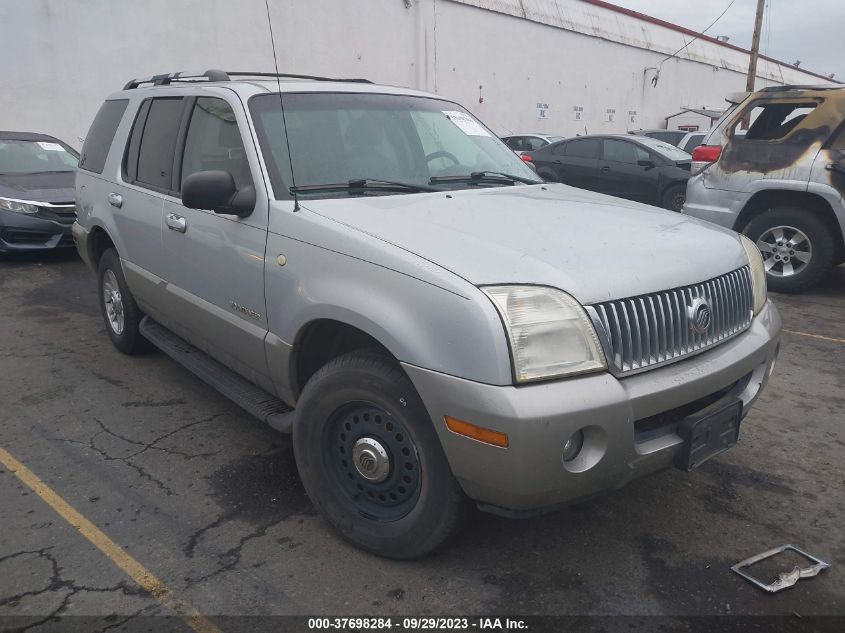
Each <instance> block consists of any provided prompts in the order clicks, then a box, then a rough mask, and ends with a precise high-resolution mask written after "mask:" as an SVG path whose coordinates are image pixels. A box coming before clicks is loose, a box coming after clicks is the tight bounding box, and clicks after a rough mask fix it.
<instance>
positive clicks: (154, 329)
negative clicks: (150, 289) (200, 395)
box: [139, 316, 293, 433]
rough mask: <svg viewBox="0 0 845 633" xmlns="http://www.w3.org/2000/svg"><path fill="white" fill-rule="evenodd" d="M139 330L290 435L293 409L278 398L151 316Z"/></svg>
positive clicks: (177, 358)
mask: <svg viewBox="0 0 845 633" xmlns="http://www.w3.org/2000/svg"><path fill="white" fill-rule="evenodd" d="M139 329H140V331H141V334H143V335H144V338H145V339H147V340H149V341H150V342H151V343H152V344H153V345H155V346H156V347H157V348H159V349H160V350H161V351H162V352H164V353H165V354H167V355H168V356H170V358H172V359H173V360H175V361H176V362H177V363H179V364H180V365H182V367H184V368H185V369H187V370H188V371H190V372H191V373H192V374H194V375H195V376H196V377H197V378H200V379H201V380H203V381H204V382H206V383H208V384H209V385H211V386H212V387H214V388H215V389H216V390H217V391H219V392H220V393H221V394H223V395H224V396H226V397H227V398H229V400H231V401H232V402H234V403H235V404H237V405H238V406H239V407H241V408H242V409H243V410H244V411H246V412H247V413H249V414H251V415H253V416H254V417H256V418H258V419H259V420H261V421H262V422H266V423H267V424H269V425H270V426H272V427H273V428H274V429H276V430H277V431H281V432H282V433H290V432H291V430H292V429H293V409H291V408H290V407H289V406H288V405H286V404H285V403H284V402H282V401H281V400H279V399H278V398H277V397H275V396H272V395H270V394H269V393H267V392H266V391H264V390H263V389H261V388H260V387H257V386H255V385H254V384H252V383H251V382H249V381H248V380H246V379H245V378H243V377H241V376H239V375H238V374H236V373H235V372H234V371H232V370H231V369H229V368H228V367H226V366H225V365H223V364H222V363H219V362H217V361H216V360H214V359H213V358H211V357H210V356H209V355H208V354H206V353H205V352H202V351H200V350H199V349H197V348H196V347H194V346H193V345H191V344H190V343H188V342H187V341H185V340H184V339H182V338H180V337H178V336H176V334H174V333H173V332H171V331H170V330H168V329H167V328H166V327H164V326H163V325H161V324H159V323H156V322H155V321H153V320H152V319H151V318H150V317H148V316H145V317H144V318H143V319H142V320H141V323H140V325H139Z"/></svg>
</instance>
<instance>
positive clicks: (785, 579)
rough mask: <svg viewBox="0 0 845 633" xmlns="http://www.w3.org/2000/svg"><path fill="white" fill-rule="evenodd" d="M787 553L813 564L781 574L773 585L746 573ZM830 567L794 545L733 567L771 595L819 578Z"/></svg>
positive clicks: (783, 546)
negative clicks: (804, 579) (804, 581)
mask: <svg viewBox="0 0 845 633" xmlns="http://www.w3.org/2000/svg"><path fill="white" fill-rule="evenodd" d="M786 551H792V552H796V553H797V554H800V555H801V556H803V557H804V558H806V559H807V560H809V561H811V562H812V565H810V566H808V567H804V568H801V567H794V568H793V569H792V571H788V572H781V573H780V574H778V579H777V580H775V581H774V582H772V583H771V584H766V583H765V582H763V581H762V580H760V579H759V578H757V577H755V576H752V575H751V574H750V573H748V571H746V570H747V569H748V568H749V567H751V566H752V565H756V564H757V563H759V562H760V561H763V560H765V559H767V558H771V557H772V556H776V555H777V554H782V553H783V552H786ZM828 567H830V565H829V564H828V563H826V562H824V561H823V560H821V559H820V558H816V557H815V556H813V555H812V554H808V553H807V552H805V551H804V550H802V549H799V548H797V547H795V546H794V545H781V546H780V547H775V548H774V549H770V550H768V551H766V552H763V553H762V554H757V555H756V556H752V557H751V558H746V559H745V560H744V561H740V562H739V563H737V564H736V565H734V566H733V567H731V570H732V571H735V572H736V573H737V574H739V575H740V576H742V577H743V578H745V579H746V580H748V581H749V582H751V583H753V584H755V585H757V586H758V587H760V588H761V589H764V590H766V591H768V592H769V593H775V592H776V591H780V590H781V589H787V588H788V587H791V586H793V585H794V584H795V583H796V582H798V581H799V580H800V579H801V578H813V577H814V576H817V575H818V574H819V572H821V571H822V570H823V569H827V568H828Z"/></svg>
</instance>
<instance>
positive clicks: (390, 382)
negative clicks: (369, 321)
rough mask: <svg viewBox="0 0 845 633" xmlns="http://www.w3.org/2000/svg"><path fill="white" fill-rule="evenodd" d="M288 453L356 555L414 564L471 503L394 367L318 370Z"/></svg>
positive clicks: (350, 358)
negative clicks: (360, 551) (361, 552)
mask: <svg viewBox="0 0 845 633" xmlns="http://www.w3.org/2000/svg"><path fill="white" fill-rule="evenodd" d="M293 448H294V454H295V455H296V465H297V468H298V469H299V475H300V477H301V478H302V483H303V485H304V486H305V491H306V492H307V493H308V497H309V498H310V499H311V502H312V503H313V504H314V507H315V508H316V509H317V510H318V511H319V512H320V513H321V514H322V515H323V516H324V517H325V518H326V520H328V522H329V523H331V525H332V526H333V527H334V528H335V529H336V530H337V531H338V532H339V533H340V534H341V536H343V538H345V539H347V540H348V541H350V542H352V543H354V544H355V545H357V546H358V547H360V548H362V549H365V550H367V551H370V552H373V553H375V554H378V555H380V556H386V557H389V558H399V559H408V558H417V557H419V556H423V555H425V554H428V553H429V552H431V551H433V550H435V549H436V548H437V547H439V546H440V545H441V544H442V543H443V542H444V541H446V540H447V539H448V538H449V537H450V536H451V535H452V534H454V533H455V532H457V531H458V529H459V528H460V527H461V525H462V524H463V519H464V518H465V516H466V514H467V509H468V504H467V500H466V498H465V497H464V494H463V491H462V490H461V487H460V485H459V484H458V482H457V480H456V479H455V477H454V476H453V475H452V471H451V469H450V468H449V462H448V461H447V459H446V455H445V454H444V453H443V447H442V446H441V445H440V440H439V438H438V436H437V432H436V431H435V429H434V424H433V423H432V420H431V418H430V417H429V415H428V411H427V410H426V408H425V405H424V404H423V402H422V400H421V399H420V397H419V394H417V392H416V390H415V389H414V386H413V384H412V383H411V381H410V380H409V379H408V376H407V375H406V374H405V372H403V371H402V368H401V367H400V366H399V364H398V363H397V362H396V361H395V360H393V359H392V358H389V357H387V356H384V355H382V354H379V353H376V352H371V351H359V352H351V353H349V354H346V355H344V356H341V357H340V358H336V359H334V360H332V361H330V362H328V363H327V364H326V365H324V366H323V367H322V368H320V369H319V370H318V371H317V373H315V374H314V375H313V376H312V377H311V378H310V379H309V381H308V383H307V384H306V385H305V388H304V389H303V390H302V395H301V396H300V397H299V400H298V401H297V405H296V417H295V418H294V424H293Z"/></svg>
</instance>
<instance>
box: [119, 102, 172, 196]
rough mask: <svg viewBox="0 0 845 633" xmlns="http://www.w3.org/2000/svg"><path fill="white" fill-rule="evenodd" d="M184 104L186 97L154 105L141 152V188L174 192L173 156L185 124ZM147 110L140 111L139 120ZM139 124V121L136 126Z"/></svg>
mask: <svg viewBox="0 0 845 633" xmlns="http://www.w3.org/2000/svg"><path fill="white" fill-rule="evenodd" d="M183 101H184V100H183V98H182V97H161V98H158V99H153V100H152V101H151V103H150V105H149V110H148V111H147V117H146V121H145V122H144V126H143V132H142V134H141V142H140V147H139V148H138V173H137V175H136V176H135V180H136V181H137V183H138V184H139V185H146V186H149V187H152V188H153V189H157V190H160V191H170V190H172V188H173V187H172V181H173V154H174V151H175V149H176V140H177V138H178V136H179V127H180V125H181V122H182V105H183ZM143 110H144V108H142V109H141V110H140V111H139V118H140V115H141V114H143ZM139 123H140V120H137V121H136V122H135V125H136V126H137V125H138V124H139ZM134 132H135V131H134V130H133V136H135V134H134ZM130 160H131V159H130Z"/></svg>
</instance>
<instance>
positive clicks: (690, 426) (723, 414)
mask: <svg viewBox="0 0 845 633" xmlns="http://www.w3.org/2000/svg"><path fill="white" fill-rule="evenodd" d="M741 420H742V401H741V400H739V399H737V400H735V401H733V402H730V403H728V404H725V405H723V406H719V407H718V408H716V409H715V410H713V409H712V408H708V409H706V410H705V411H701V412H699V413H697V414H695V415H691V416H688V417H686V418H684V419H683V420H682V421H681V424H680V426H679V427H678V435H680V436H681V438H682V439H683V440H684V444H683V446H682V447H681V450H680V451H679V452H678V454H677V455H676V456H675V466H676V467H677V468H680V469H681V470H686V471H691V470H693V469H694V468H698V467H699V466H701V464H703V463H704V462H706V461H707V460H708V459H710V458H712V457H715V456H716V455H719V454H720V453H724V452H725V451H726V450H728V449H729V448H730V447H732V446H733V445H734V444H736V443H737V441H738V440H739V425H740V421H741Z"/></svg>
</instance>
